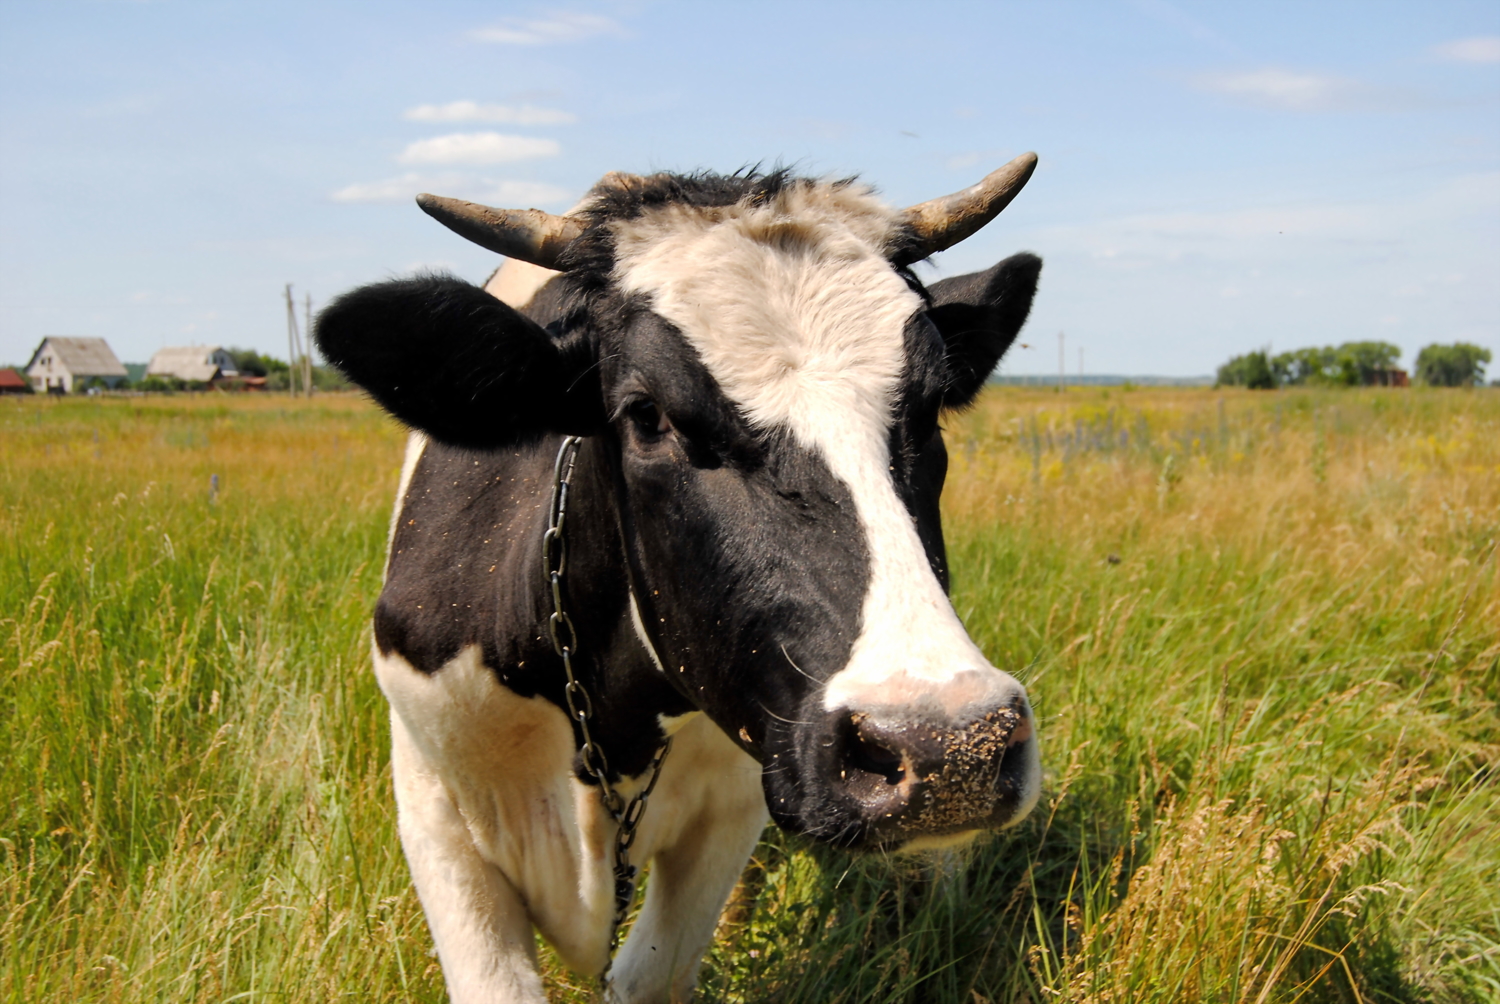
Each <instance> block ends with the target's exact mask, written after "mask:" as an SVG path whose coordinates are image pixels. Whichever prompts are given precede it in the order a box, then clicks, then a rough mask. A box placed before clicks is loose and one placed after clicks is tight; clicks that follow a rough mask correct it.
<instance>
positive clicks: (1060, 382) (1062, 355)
mask: <svg viewBox="0 0 1500 1004" xmlns="http://www.w3.org/2000/svg"><path fill="white" fill-rule="evenodd" d="M1064 338H1065V336H1064V334H1063V332H1061V331H1059V332H1058V333H1057V392H1058V393H1059V394H1061V393H1062V392H1063V391H1065V390H1067V389H1068V355H1067V352H1066V351H1064V349H1063V341H1064Z"/></svg>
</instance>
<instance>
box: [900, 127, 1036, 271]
mask: <svg viewBox="0 0 1500 1004" xmlns="http://www.w3.org/2000/svg"><path fill="white" fill-rule="evenodd" d="M1035 170H1036V154H1034V153H1023V154H1021V156H1019V157H1017V158H1016V159H1015V160H1012V161H1011V162H1010V163H1009V164H1006V165H1005V166H1004V167H1002V168H1000V169H999V170H996V171H991V172H990V173H989V174H987V175H985V177H984V179H983V180H982V181H980V182H979V184H977V185H974V186H972V187H970V188H965V189H964V190H963V191H961V192H954V193H953V194H952V195H945V196H943V197H942V198H940V199H929V200H928V201H926V202H920V203H918V204H917V205H915V206H908V207H907V209H906V211H905V212H904V213H903V214H902V215H903V216H905V218H906V225H907V227H909V228H910V229H911V233H912V236H913V237H915V238H916V247H915V248H914V249H912V251H909V252H908V253H907V254H906V255H903V256H902V257H903V258H905V259H907V260H903V261H902V262H901V263H900V264H903V265H909V264H911V262H912V261H916V260H918V259H920V258H925V257H926V256H928V255H930V254H937V253H938V252H939V251H945V250H947V249H948V248H951V247H952V246H953V245H955V244H957V243H958V242H959V241H961V240H963V239H964V238H965V237H968V236H970V235H972V234H974V233H975V232H976V231H978V230H979V228H980V227H982V226H984V225H985V224H986V223H988V222H989V221H990V220H993V219H994V218H995V217H996V216H999V215H1000V210H1002V209H1004V208H1005V207H1006V206H1008V205H1010V200H1011V199H1014V198H1015V197H1016V196H1017V195H1018V194H1020V191H1021V189H1022V188H1024V187H1025V186H1026V182H1027V181H1029V180H1031V172H1032V171H1035Z"/></svg>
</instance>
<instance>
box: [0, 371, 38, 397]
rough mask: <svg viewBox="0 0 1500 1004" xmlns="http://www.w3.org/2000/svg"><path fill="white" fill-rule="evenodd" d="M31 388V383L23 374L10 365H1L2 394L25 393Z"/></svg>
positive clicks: (0, 381) (0, 383)
mask: <svg viewBox="0 0 1500 1004" xmlns="http://www.w3.org/2000/svg"><path fill="white" fill-rule="evenodd" d="M29 390H31V384H29V383H27V382H26V379H25V378H24V377H22V376H21V374H19V373H17V372H16V371H15V370H13V369H11V368H10V367H9V366H0V394H25V393H26V392H27V391H29Z"/></svg>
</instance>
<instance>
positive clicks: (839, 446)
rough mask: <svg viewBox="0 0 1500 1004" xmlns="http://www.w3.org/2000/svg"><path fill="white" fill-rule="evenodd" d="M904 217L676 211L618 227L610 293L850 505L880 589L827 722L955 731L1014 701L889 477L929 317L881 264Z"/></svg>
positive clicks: (853, 207) (832, 694)
mask: <svg viewBox="0 0 1500 1004" xmlns="http://www.w3.org/2000/svg"><path fill="white" fill-rule="evenodd" d="M897 220H898V217H897V213H896V211H894V210H891V209H890V208H888V207H885V206H883V205H881V204H880V203H878V202H877V201H876V200H875V199H874V198H872V197H871V196H870V195H869V194H868V193H867V192H865V191H864V190H861V189H857V188H853V187H845V188H834V187H832V186H826V185H820V186H816V187H813V188H809V189H800V190H797V189H794V190H792V191H789V192H784V193H782V194H781V195H780V196H778V197H777V198H775V199H773V200H771V201H770V202H769V203H767V204H761V205H753V206H732V207H723V208H717V209H690V208H686V207H670V208H666V209H662V210H658V211H656V212H654V213H651V214H649V215H647V216H645V217H643V218H640V219H636V220H631V221H627V222H622V223H619V224H616V226H615V249H616V272H615V277H616V280H617V281H618V282H619V284H620V287H621V289H622V290H623V291H625V292H628V293H641V294H647V295H649V296H650V298H651V302H652V307H653V309H654V310H655V311H656V313H658V314H660V315H661V316H662V317H664V318H665V319H666V320H668V321H670V322H671V323H672V324H674V325H675V326H676V327H677V328H678V330H679V331H681V332H682V334H683V337H685V338H686V339H687V340H688V342H689V343H690V344H691V345H692V346H693V348H694V349H695V350H697V352H698V354H699V356H700V357H701V358H702V360H703V363H704V365H705V366H706V367H707V368H708V371H709V372H710V373H712V374H713V376H714V378H715V379H716V380H717V381H718V382H719V386H720V388H721V389H722V390H723V391H724V393H725V394H726V395H727V396H728V397H729V399H730V400H731V401H733V402H734V403H735V405H737V406H738V407H739V408H740V409H741V411H742V412H743V413H744V415H745V417H746V418H747V419H748V420H749V421H750V422H751V423H752V424H754V425H756V426H757V427H760V428H775V427H779V428H784V429H787V430H788V431H790V432H791V434H792V436H793V437H794V438H795V440H796V441H797V443H798V444H799V445H801V446H803V447H804V448H807V449H810V450H814V451H816V452H817V453H818V454H819V455H820V456H821V457H822V458H823V461H824V462H825V463H826V464H827V465H828V467H829V469H830V471H831V472H832V473H833V474H834V476H836V477H837V478H838V479H839V480H840V481H842V482H843V483H844V484H845V485H846V486H847V487H848V489H849V492H850V494H851V496H852V498H853V502H854V506H855V510H856V513H857V515H858V517H859V520H860V523H861V525H862V527H863V528H864V530H865V534H866V539H867V543H868V549H869V555H870V581H869V584H868V588H867V591H866V593H865V599H864V605H863V608H862V612H861V613H862V617H861V631H860V635H859V637H858V639H856V641H855V643H854V646H853V648H852V650H851V652H850V657H849V662H848V663H847V664H846V665H845V666H844V667H843V668H842V669H841V670H840V671H839V672H837V673H835V674H834V676H833V677H832V678H831V679H830V680H829V681H828V686H827V690H826V693H825V704H826V706H827V707H828V708H829V709H834V708H839V707H848V708H867V707H872V706H879V705H895V706H906V707H911V706H913V705H919V706H924V707H925V709H926V710H928V711H929V712H930V713H934V714H937V713H941V714H944V715H949V716H952V715H957V714H960V713H962V712H963V710H964V709H965V708H966V707H972V706H975V705H986V706H989V705H993V704H994V703H996V702H997V701H1001V700H1007V699H1009V698H1010V697H1011V696H1013V695H1017V694H1020V693H1021V691H1020V687H1019V685H1018V684H1016V682H1015V681H1014V680H1012V679H1011V678H1010V677H1009V676H1006V675H1005V674H1003V673H1000V672H999V671H997V670H995V669H994V668H993V667H991V666H990V665H989V663H988V662H987V661H986V660H985V658H984V656H983V655H982V654H981V653H980V652H979V650H978V648H976V647H975V645H974V643H973V642H972V641H970V640H969V636H968V633H967V632H965V631H964V628H963V625H962V624H961V623H959V620H958V617H957V616H956V615H955V614H954V612H953V608H952V606H951V605H950V604H949V602H948V598H947V596H946V595H945V594H944V593H943V590H942V587H941V586H940V585H939V584H938V581H937V578H936V576H934V575H933V572H932V568H931V566H930V565H929V564H928V561H927V555H926V551H925V550H924V548H923V547H922V542H921V540H920V539H919V538H918V536H917V532H916V527H915V524H914V522H913V520H912V517H911V514H910V513H909V512H907V510H906V507H905V506H904V505H903V504H902V503H901V500H900V498H899V497H898V496H897V494H896V490H895V486H894V484H893V482H892V479H891V473H890V445H889V443H890V428H891V421H892V415H893V408H894V404H895V400H896V395H897V393H898V390H899V384H900V380H901V374H902V370H903V367H904V365H905V362H906V350H905V340H904V337H903V332H904V329H905V325H906V322H907V320H908V319H909V318H910V317H911V316H912V315H913V314H914V313H915V312H916V311H918V310H919V309H921V307H922V300H921V298H920V297H919V296H918V295H917V294H916V293H915V292H913V291H912V290H911V289H910V287H908V286H907V284H906V282H905V281H904V280H903V279H902V278H901V276H899V275H898V274H897V273H896V272H895V270H894V269H892V268H891V266H890V263H889V262H888V261H887V260H886V258H885V254H884V249H885V246H886V244H887V243H888V241H889V240H890V238H891V236H892V235H893V232H894V228H895V227H896V225H897Z"/></svg>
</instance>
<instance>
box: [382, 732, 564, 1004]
mask: <svg viewBox="0 0 1500 1004" xmlns="http://www.w3.org/2000/svg"><path fill="white" fill-rule="evenodd" d="M391 768H392V772H393V774H394V776H395V787H396V804H397V806H398V807H399V810H400V824H399V825H400V832H401V847H402V849H403V850H404V851H405V852H406V860H407V863H408V865H409V866H410V868H411V877H412V881H413V883H414V884H415V885H416V887H417V895H418V896H419V897H420V898H421V900H422V910H423V912H425V913H426V914H427V926H428V928H429V929H430V930H431V931H432V939H433V941H434V942H436V943H437V950H438V958H439V960H440V961H441V962H442V966H443V978H444V979H445V980H446V981H447V984H448V996H449V998H450V999H451V1000H452V1001H453V1004H481V1002H482V1004H546V1000H547V998H546V995H545V994H544V993H543V992H542V980H541V977H540V976H539V975H538V973H537V964H536V941H535V939H534V937H533V936H532V927H531V919H530V916H529V915H528V914H527V911H526V906H525V904H524V903H523V902H522V900H521V897H520V895H519V894H517V892H516V890H515V887H514V886H512V885H511V883H510V881H509V880H507V879H506V877H505V876H504V875H503V874H501V872H500V869H498V868H496V867H495V866H494V865H492V864H490V863H489V862H487V861H485V860H484V859H483V858H482V857H480V855H479V852H478V850H477V849H476V848H475V846H474V840H473V837H472V836H471V835H470V832H469V828H468V827H467V826H466V825H465V824H464V820H463V817H462V816H461V815H460V814H459V811H458V809H457V807H455V806H454V804H453V800H452V798H451V796H450V795H449V793H448V790H447V788H446V787H445V786H444V785H443V783H442V781H441V779H440V778H439V777H438V776H437V774H436V773H435V772H434V771H433V770H432V769H431V768H430V767H428V766H427V765H426V764H425V763H424V761H423V759H422V757H421V754H420V753H419V752H417V750H416V749H415V748H414V746H413V743H412V741H411V738H410V736H409V735H408V734H407V731H406V728H405V726H404V725H403V724H402V722H401V717H400V716H399V715H395V714H393V715H392V716H391Z"/></svg>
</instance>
